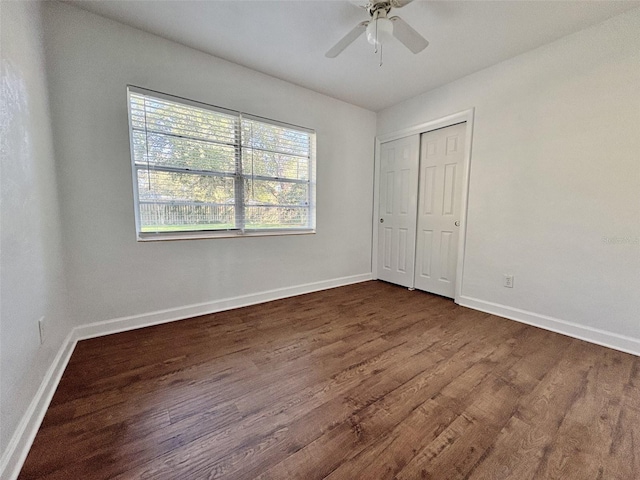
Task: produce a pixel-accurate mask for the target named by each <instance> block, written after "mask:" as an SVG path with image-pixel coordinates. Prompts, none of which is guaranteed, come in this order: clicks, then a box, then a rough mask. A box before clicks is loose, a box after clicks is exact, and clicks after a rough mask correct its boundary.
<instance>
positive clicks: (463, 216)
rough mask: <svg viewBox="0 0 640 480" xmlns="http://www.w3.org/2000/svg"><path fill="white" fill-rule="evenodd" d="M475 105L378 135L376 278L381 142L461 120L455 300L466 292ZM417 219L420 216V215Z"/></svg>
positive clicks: (373, 267) (373, 262) (374, 268)
mask: <svg viewBox="0 0 640 480" xmlns="http://www.w3.org/2000/svg"><path fill="white" fill-rule="evenodd" d="M474 110H475V109H474V108H470V109H468V110H463V111H461V112H458V113H454V114H451V115H447V116H445V117H441V118H437V119H435V120H430V121H428V122H425V123H422V124H420V125H416V126H413V127H409V128H405V129H403V130H398V131H396V132H391V133H388V134H385V135H379V136H376V145H375V165H374V185H373V218H372V224H373V245H372V247H373V248H372V258H371V271H372V274H373V278H374V279H377V278H378V254H379V250H378V203H379V198H380V192H379V188H380V146H381V144H383V143H385V142H390V141H393V140H398V139H400V138H404V137H408V136H411V135H416V134H418V135H420V134H422V133H426V132H430V131H432V130H437V129H439V128H444V127H449V126H451V125H455V124H457V123H462V122H466V131H465V144H464V159H463V172H462V203H461V209H460V236H459V238H458V264H457V268H456V282H455V297H454V302H456V303H460V301H459V300H460V297H461V295H462V279H463V274H464V259H465V247H466V239H467V209H468V200H469V176H470V173H471V143H472V138H473V116H474ZM416 222H417V218H416Z"/></svg>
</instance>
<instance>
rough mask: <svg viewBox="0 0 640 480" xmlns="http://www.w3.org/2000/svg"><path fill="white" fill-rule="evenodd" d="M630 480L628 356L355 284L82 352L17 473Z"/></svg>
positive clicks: (634, 372) (633, 392)
mask: <svg viewBox="0 0 640 480" xmlns="http://www.w3.org/2000/svg"><path fill="white" fill-rule="evenodd" d="M256 477H257V478H261V479H320V478H329V479H332V480H335V479H376V480H377V479H383V478H398V479H416V478H428V479H434V480H446V479H454V478H455V479H463V478H471V479H507V478H508V479H514V480H525V479H563V480H567V479H594V480H596V479H601V480H611V479H614V480H618V479H624V480H630V479H638V478H640V358H637V357H634V356H632V355H627V354H624V353H620V352H617V351H614V350H609V349H607V348H603V347H598V346H595V345H591V344H588V343H585V342H581V341H579V340H574V339H571V338H568V337H565V336H562V335H558V334H554V333H550V332H547V331H544V330H540V329H537V328H534V327H529V326H526V325H523V324H520V323H517V322H513V321H509V320H505V319H501V318H498V317H494V316H491V315H488V314H484V313H480V312H476V311H473V310H469V309H466V308H463V307H459V306H457V305H455V304H454V303H453V302H451V301H449V300H446V299H443V298H441V297H437V296H433V295H429V294H425V293H420V292H417V291H416V292H409V291H407V290H406V289H403V288H400V287H396V286H393V285H389V284H385V283H381V282H367V283H362V284H358V285H353V286H348V287H342V288H337V289H333V290H328V291H324V292H319V293H314V294H309V295H303V296H300V297H295V298H291V299H285V300H279V301H276V302H271V303H267V304H263V305H258V306H253V307H247V308H242V309H238V310H233V311H229V312H224V313H218V314H215V315H209V316H204V317H198V318H194V319H190V320H184V321H180V322H174V323H171V324H166V325H161V326H157V327H150V328H145V329H141V330H135V331H131V332H127V333H122V334H118V335H111V336H108V337H103V338H98V339H93V340H85V341H82V342H80V343H78V346H77V348H76V350H75V352H74V353H73V356H72V358H71V361H70V363H69V366H68V367H67V370H66V371H65V373H64V376H63V378H62V381H61V383H60V386H59V387H58V390H57V392H56V394H55V396H54V398H53V402H52V404H51V406H50V408H49V410H48V412H47V415H46V417H45V419H44V422H43V425H42V427H41V428H40V431H39V433H38V435H37V437H36V440H35V443H34V445H33V448H32V449H31V452H30V453H29V456H28V458H27V461H26V463H25V465H24V468H23V470H22V473H21V476H20V478H21V479H31V478H38V479H65V480H69V479H82V480H90V479H106V478H116V479H139V478H159V479H181V480H182V479H201V478H207V479H208V478H229V479H244V478H256Z"/></svg>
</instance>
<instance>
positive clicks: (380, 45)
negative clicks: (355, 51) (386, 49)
mask: <svg viewBox="0 0 640 480" xmlns="http://www.w3.org/2000/svg"><path fill="white" fill-rule="evenodd" d="M379 66H380V67H381V66H382V44H380V65H379Z"/></svg>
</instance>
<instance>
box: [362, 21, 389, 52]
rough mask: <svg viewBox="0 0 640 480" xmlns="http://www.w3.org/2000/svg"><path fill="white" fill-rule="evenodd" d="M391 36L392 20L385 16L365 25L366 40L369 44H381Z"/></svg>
mask: <svg viewBox="0 0 640 480" xmlns="http://www.w3.org/2000/svg"><path fill="white" fill-rule="evenodd" d="M391 37H393V22H392V21H391V20H389V19H388V18H387V17H378V18H376V19H374V20H371V21H370V22H369V25H367V41H368V42H369V43H370V44H371V45H376V44H377V45H381V44H383V43H386V42H388V41H389V40H391Z"/></svg>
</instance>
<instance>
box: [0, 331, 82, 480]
mask: <svg viewBox="0 0 640 480" xmlns="http://www.w3.org/2000/svg"><path fill="white" fill-rule="evenodd" d="M75 346H76V341H75V339H74V336H73V330H72V331H71V332H69V334H68V335H67V337H66V338H65V339H64V341H63V342H62V345H61V346H60V350H58V353H57V354H56V356H55V358H54V359H53V362H52V363H51V366H50V367H49V369H48V370H47V373H46V374H45V376H44V378H43V379H42V383H41V384H40V387H39V388H38V391H37V392H36V394H35V396H34V397H33V399H32V400H31V403H30V404H29V407H28V408H27V411H26V412H25V414H24V415H23V416H22V419H21V420H20V423H19V424H18V427H17V428H16V431H15V432H14V434H13V436H12V437H11V440H10V441H9V445H8V446H7V448H6V450H5V451H4V453H3V455H2V459H0V478H5V479H7V480H13V479H15V478H17V477H18V474H19V473H20V469H21V468H22V465H23V464H24V461H25V460H26V458H27V454H28V453H29V449H30V448H31V445H32V444H33V440H34V439H35V438H36V434H37V433H38V429H39V428H40V424H41V423H42V420H43V419H44V414H45V413H46V412H47V408H49V404H50V403H51V399H52V398H53V394H54V393H55V391H56V388H57V387H58V383H60V379H61V378H62V374H63V373H64V370H65V368H66V367H67V363H69V359H70V358H71V354H72V353H73V349H74V348H75Z"/></svg>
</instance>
